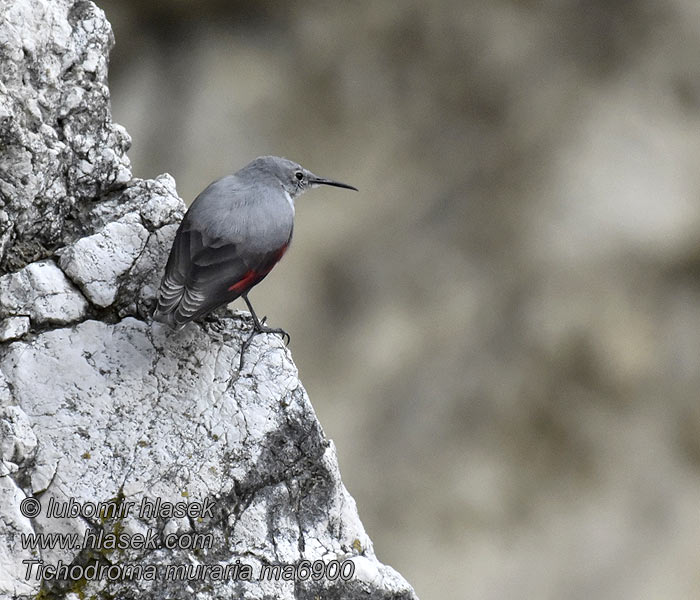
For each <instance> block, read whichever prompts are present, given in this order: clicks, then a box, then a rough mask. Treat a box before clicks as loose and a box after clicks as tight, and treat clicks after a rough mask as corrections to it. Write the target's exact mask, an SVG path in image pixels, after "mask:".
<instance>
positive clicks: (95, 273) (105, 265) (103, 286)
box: [60, 213, 148, 307]
mask: <svg viewBox="0 0 700 600" xmlns="http://www.w3.org/2000/svg"><path fill="white" fill-rule="evenodd" d="M147 239H148V231H147V230H146V228H145V227H144V226H143V225H141V222H140V219H139V217H138V215H135V214H133V213H131V214H129V215H127V216H125V217H123V218H121V219H119V220H118V221H115V222H113V223H109V224H108V225H107V226H105V227H104V229H102V231H100V232H99V233H96V234H94V235H91V236H88V237H84V238H82V239H80V240H78V241H77V242H76V243H75V244H73V245H71V246H69V247H67V248H66V249H65V250H63V251H62V252H61V258H60V265H61V268H62V269H63V271H64V272H65V273H66V275H68V277H70V278H71V280H72V281H73V282H75V283H76V284H77V285H78V286H80V288H81V289H82V290H83V292H84V293H85V295H86V296H87V298H88V299H89V300H90V302H92V303H93V304H96V305H97V306H101V307H106V306H109V305H110V304H112V303H113V302H114V299H115V297H116V295H117V292H118V290H119V281H118V279H119V277H121V276H122V275H124V273H126V272H127V271H128V270H129V269H130V268H131V267H132V266H133V265H134V262H135V261H136V259H137V258H138V257H139V255H140V254H141V252H142V251H143V248H144V246H145V244H146V240H147Z"/></svg>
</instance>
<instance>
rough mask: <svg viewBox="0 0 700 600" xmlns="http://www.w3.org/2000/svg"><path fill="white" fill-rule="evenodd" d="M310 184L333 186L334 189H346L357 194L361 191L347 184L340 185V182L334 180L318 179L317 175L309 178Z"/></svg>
mask: <svg viewBox="0 0 700 600" xmlns="http://www.w3.org/2000/svg"><path fill="white" fill-rule="evenodd" d="M309 183H311V184H312V185H332V186H334V187H339V188H345V189H346V190H355V191H356V192H359V191H360V190H358V189H357V188H356V187H353V186H352V185H348V184H347V183H340V181H333V180H332V179H325V178H323V177H316V176H315V175H314V176H312V177H309Z"/></svg>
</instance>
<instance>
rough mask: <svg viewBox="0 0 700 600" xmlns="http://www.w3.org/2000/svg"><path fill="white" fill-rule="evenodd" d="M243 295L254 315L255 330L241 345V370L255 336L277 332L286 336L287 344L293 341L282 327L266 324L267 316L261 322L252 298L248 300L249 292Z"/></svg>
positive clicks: (252, 315)
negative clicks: (244, 357)
mask: <svg viewBox="0 0 700 600" xmlns="http://www.w3.org/2000/svg"><path fill="white" fill-rule="evenodd" d="M242 296H243V300H245V303H246V304H247V305H248V310H249V311H250V316H251V317H253V331H252V332H251V334H250V335H249V336H248V339H246V341H245V342H243V345H242V346H241V362H240V366H239V370H242V369H243V355H244V354H245V351H246V350H247V349H248V346H250V344H251V342H252V341H253V338H254V337H255V336H256V335H258V334H259V333H277V334H279V335H281V336H282V340H284V339H285V338H286V343H287V344H289V342H290V341H291V337H290V335H289V334H288V333H287V332H286V331H285V330H284V329H282V328H281V327H267V325H264V322H265V319H266V318H267V317H265V318H263V321H262V323H261V322H260V320H259V319H258V315H256V314H255V310H254V309H253V305H252V304H251V303H250V300H248V294H242Z"/></svg>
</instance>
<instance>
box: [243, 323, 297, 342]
mask: <svg viewBox="0 0 700 600" xmlns="http://www.w3.org/2000/svg"><path fill="white" fill-rule="evenodd" d="M266 318H267V317H265V318H263V320H262V321H260V323H259V325H258V326H257V327H254V328H253V335H255V334H257V333H276V334H278V335H281V336H282V340H284V343H285V344H289V342H291V341H292V337H291V336H290V335H289V334H288V333H287V332H286V331H285V330H284V329H282V328H281V327H268V326H267V325H265V319H266Z"/></svg>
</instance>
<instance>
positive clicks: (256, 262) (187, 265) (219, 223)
mask: <svg viewBox="0 0 700 600" xmlns="http://www.w3.org/2000/svg"><path fill="white" fill-rule="evenodd" d="M321 184H326V185H333V186H337V187H344V188H349V189H356V188H354V187H352V186H349V185H347V184H344V183H339V182H337V181H332V180H329V179H324V178H321V177H317V176H316V175H314V174H313V173H311V172H310V171H308V170H307V169H304V168H303V167H301V166H300V165H298V164H296V163H294V162H292V161H290V160H287V159H285V158H279V157H275V156H263V157H259V158H256V159H255V160H254V161H252V162H251V163H250V164H248V165H247V166H245V167H243V168H242V169H241V170H240V171H238V172H236V173H235V174H233V175H229V176H227V177H223V178H221V179H218V180H217V181H215V182H213V183H212V184H210V185H209V186H208V187H207V188H206V189H205V190H204V191H203V192H202V193H201V194H199V196H197V198H196V199H195V201H194V202H193V203H192V205H191V206H190V208H189V210H188V211H187V213H186V214H185V217H184V219H183V220H182V223H181V224H180V227H179V229H178V231H177V234H176V235H175V240H174V242H173V246H172V249H171V251H170V256H169V258H168V263H167V265H166V267H165V274H164V275H163V279H162V281H161V285H160V290H159V292H158V304H157V306H156V310H155V313H154V319H156V320H158V321H162V322H165V323H167V324H169V325H170V326H171V327H174V328H178V329H179V328H181V327H183V326H184V325H185V324H186V323H188V322H190V321H192V320H193V319H196V318H198V317H201V316H204V315H206V314H207V313H209V312H211V311H212V310H214V309H215V308H217V307H219V306H221V305H222V304H228V303H229V302H232V301H233V300H235V299H236V298H238V297H239V296H243V297H244V299H245V300H246V303H247V304H248V307H249V308H250V310H251V313H252V315H253V318H254V322H255V330H256V332H259V331H281V330H271V329H269V328H265V327H263V326H262V325H261V324H260V323H259V321H258V319H257V316H256V315H255V312H254V311H253V309H252V305H251V304H250V302H249V300H248V298H247V293H248V291H249V290H250V289H251V288H252V287H253V286H254V285H256V284H257V283H259V282H260V281H262V279H264V278H265V276H266V275H267V274H268V273H269V272H270V270H271V269H272V267H274V266H275V264H277V262H278V261H279V260H280V259H281V258H282V255H283V254H284V253H285V251H286V249H287V247H288V246H289V244H290V243H291V240H292V231H293V229H294V200H295V199H296V198H297V197H298V196H299V195H301V194H302V193H303V192H304V191H306V190H307V189H309V188H312V187H316V186H318V185H321Z"/></svg>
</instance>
